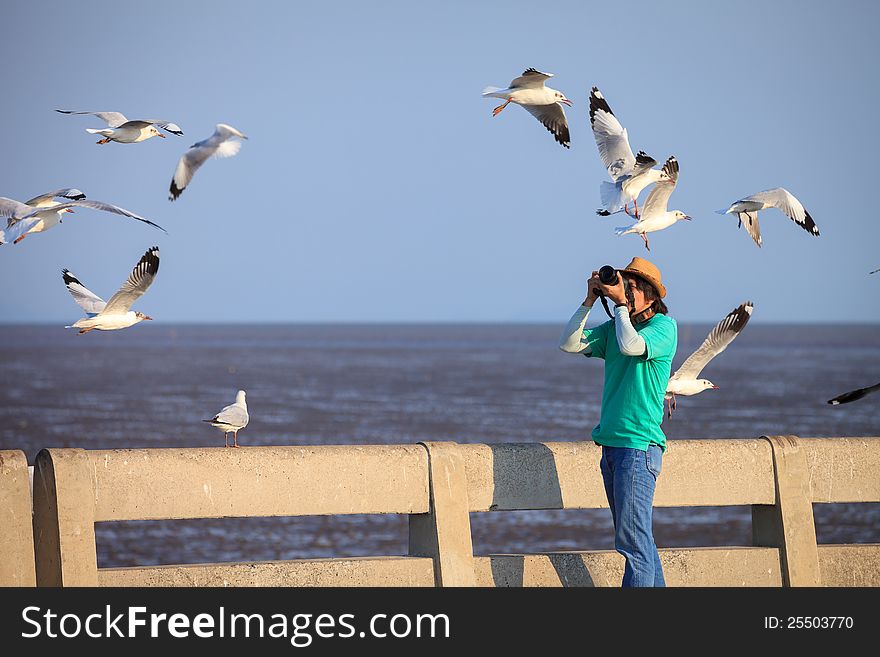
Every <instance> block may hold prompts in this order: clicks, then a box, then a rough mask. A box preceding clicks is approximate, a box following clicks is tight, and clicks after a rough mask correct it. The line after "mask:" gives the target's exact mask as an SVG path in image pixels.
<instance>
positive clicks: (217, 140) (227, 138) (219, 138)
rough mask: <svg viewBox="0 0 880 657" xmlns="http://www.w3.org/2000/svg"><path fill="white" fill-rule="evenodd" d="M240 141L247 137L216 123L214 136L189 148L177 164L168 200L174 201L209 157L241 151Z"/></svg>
mask: <svg viewBox="0 0 880 657" xmlns="http://www.w3.org/2000/svg"><path fill="white" fill-rule="evenodd" d="M241 139H247V136H246V135H244V134H242V133H241V132H240V131H239V130H236V129H235V128H233V127H232V126H231V125H228V124H226V123H218V124H217V126H216V128H215V130H214V134H213V135H211V136H210V137H208V138H207V139H204V140H202V141H200V142H197V143H195V144H193V145H192V146H190V148H189V150H188V151H187V152H186V153H184V154H183V156H182V157H181V158H180V161H179V162H178V163H177V169H175V171H174V177H173V178H172V179H171V187H170V188H169V189H168V200H169V201H176V200H177V197H178V196H180V195H181V194H183V190H184V189H186V186H187V185H189V183H190V181H191V180H192V178H193V176H194V175H195V173H196V171H198V170H199V167H200V166H202V165H203V164H204V163H205V161H206V160H207V159H208V158H210V157H232V156H233V155H235V154H237V153H238V151H239V150H241V141H240V140H241Z"/></svg>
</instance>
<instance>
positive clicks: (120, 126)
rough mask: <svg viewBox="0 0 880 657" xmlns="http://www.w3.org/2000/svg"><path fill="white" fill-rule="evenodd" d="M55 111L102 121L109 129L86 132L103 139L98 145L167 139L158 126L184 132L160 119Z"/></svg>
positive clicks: (173, 131)
mask: <svg viewBox="0 0 880 657" xmlns="http://www.w3.org/2000/svg"><path fill="white" fill-rule="evenodd" d="M55 111H56V112H60V113H61V114H91V115H93V116H97V117H98V118H99V119H101V120H102V121H103V122H104V123H106V124H107V126H108V127H106V128H100V129H95V128H86V132H88V133H90V134H93V135H101V136H102V137H103V139H101V140H99V141H97V142H96V143H98V144H106V143H109V142H111V141H115V142H119V143H120V144H136V143H137V142H139V141H144V140H146V139H149V138H150V137H162V139H165V135H163V134H162V133H161V132H159V131H158V130H157V129H156V126H159V127H160V128H162V129H163V130H165V131H166V132H170V133H172V134H175V135H178V136H180V135H182V134H183V130H181V129H180V126H178V125H177V124H176V123H171V122H169V121H161V120H159V119H144V120H138V121H129V120H128V119H127V118H125V115H124V114H120V113H119V112H74V111H72V110H60V109H57V110H55Z"/></svg>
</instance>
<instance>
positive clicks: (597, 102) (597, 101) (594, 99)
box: [590, 87, 614, 125]
mask: <svg viewBox="0 0 880 657" xmlns="http://www.w3.org/2000/svg"><path fill="white" fill-rule="evenodd" d="M599 110H602V111H603V112H608V113H609V114H610V115H611V116H614V112H612V111H611V107H609V106H608V101H606V100H605V97H604V96H602V92H601V91H599V89H598V87H593V90H592V91H591V92H590V125H592V124H593V123H594V122H595V120H596V112H598V111H599Z"/></svg>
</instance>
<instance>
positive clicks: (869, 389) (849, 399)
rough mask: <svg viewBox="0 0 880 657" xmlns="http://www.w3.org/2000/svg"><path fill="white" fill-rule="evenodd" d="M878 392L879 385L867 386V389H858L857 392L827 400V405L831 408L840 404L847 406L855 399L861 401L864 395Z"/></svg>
mask: <svg viewBox="0 0 880 657" xmlns="http://www.w3.org/2000/svg"><path fill="white" fill-rule="evenodd" d="M878 390H880V383H878V384H876V385H873V386H868V387H867V388H859V389H858V390H850V391H849V392H845V393H843V394H842V395H838V396H837V397H835V398H834V399H829V400H828V403H829V404H831V405H833V406H839V405H840V404H848V403H849V402H853V401H855V400H857V399H861V398H862V397H864V396H865V395H868V394H870V393H872V392H876V391H878Z"/></svg>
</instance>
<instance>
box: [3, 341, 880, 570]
mask: <svg viewBox="0 0 880 657" xmlns="http://www.w3.org/2000/svg"><path fill="white" fill-rule="evenodd" d="M147 324H149V323H147ZM710 328H711V327H710V326H708V325H706V326H703V325H681V326H680V327H679V350H678V355H677V357H676V360H675V366H676V367H677V366H678V365H679V364H680V363H681V362H682V361H683V360H684V358H685V357H686V356H687V355H688V354H689V353H690V352H691V351H692V350H693V349H694V348H696V347H697V346H698V345H699V343H700V342H701V341H702V340H703V339H704V338H705V336H706V334H707V332H708V330H709V329H710ZM560 330H561V326H555V325H554V326H549V325H548V326H522V325H517V326H508V325H493V326H490V325H468V326H457V325H443V326H402V325H394V326H377V325H371V326H339V325H334V326H178V327H168V326H161V325H159V326H152V325H140V326H136V327H133V328H132V329H129V330H126V331H120V332H118V333H90V334H87V335H84V336H78V335H76V334H75V333H73V332H66V331H64V330H63V329H60V328H56V327H45V326H40V327H28V326H2V327H0V373H2V382H3V385H2V386H0V449H13V448H14V449H22V450H24V451H25V452H26V453H27V455H28V459H29V461H30V462H33V458H34V456H35V455H36V453H37V452H38V451H39V450H40V449H41V448H43V447H85V448H91V449H111V448H112V449H115V448H131V447H170V446H175V447H179V446H184V447H195V446H208V445H222V444H223V435H222V433H220V432H219V431H217V430H215V429H213V428H211V427H210V426H208V425H206V424H204V423H202V422H201V420H202V419H203V418H207V417H211V416H212V415H213V414H214V413H216V412H217V411H218V410H219V409H220V408H221V407H222V406H224V405H226V404H228V403H231V402H232V401H233V400H234V397H235V391H236V390H237V389H239V388H243V389H245V390H247V393H248V408H249V411H250V415H251V422H250V425H249V426H248V427H247V428H246V429H245V430H243V431H242V432H241V434H240V435H239V442H240V443H241V444H243V445H290V444H312V445H322V444H374V443H412V442H418V441H421V440H455V441H458V442H502V441H503V442H535V441H547V440H553V441H569V440H584V439H586V438H587V437H588V436H589V431H590V429H591V428H592V427H593V425H595V424H596V422H597V420H598V413H599V402H600V399H601V388H602V363H601V362H593V361H590V360H588V359H585V358H583V357H580V356H573V355H570V354H563V353H562V352H560V351H559V350H558V349H557V348H556V342H557V339H558V337H559V332H560ZM704 375H705V376H706V377H708V378H709V379H711V380H712V381H713V382H714V383H715V384H716V385H718V386H719V387H720V389H719V390H715V391H711V390H710V391H706V392H704V393H702V394H700V395H698V396H695V397H690V398H683V399H680V402H679V405H678V410H677V412H676V414H675V416H674V417H673V418H672V419H671V420H667V421H666V422H665V423H664V425H663V429H664V431H665V432H666V435H667V436H668V437H669V439H670V440H675V439H682V438H752V437H757V436H760V435H762V434H795V435H800V436H804V437H814V436H815V437H822V436H876V435H880V420H878V410H880V394H875V395H873V396H869V397H866V398H864V399H862V400H860V401H858V402H854V403H852V404H848V405H844V406H839V407H832V406H829V405H828V404H826V403H825V402H826V400H828V399H830V398H831V397H833V396H835V395H837V394H840V393H842V392H845V391H847V390H851V389H854V388H859V387H864V386H867V385H871V384H874V383H877V382H878V381H880V327H878V326H873V325H868V326H769V325H761V324H754V325H750V326H748V327H747V328H746V330H745V331H744V332H743V334H742V335H741V336H740V337H739V338H738V339H737V340H736V341H735V342H734V343H733V345H731V347H730V348H729V349H728V350H727V351H726V352H724V353H723V354H722V355H721V356H719V357H718V358H717V359H715V360H714V361H713V362H712V363H710V365H709V366H708V367H707V368H706V370H705V371H704ZM878 476H880V473H878ZM471 522H472V525H473V532H474V549H475V552H477V553H480V554H485V553H490V552H505V551H526V552H528V551H545V550H553V549H612V548H613V541H612V536H611V520H610V514H609V512H608V511H607V510H604V509H597V510H586V511H522V512H506V513H495V514H474V515H473V516H472V518H471ZM750 523H751V515H750V510H749V508H748V507H732V508H697V509H695V508H688V509H657V510H656V511H655V536H656V538H657V543H658V544H659V545H660V546H661V547H662V546H689V545H747V544H749V543H750V540H751V529H750V527H751V524H750ZM816 524H817V531H818V533H819V540H820V542H823V543H837V542H880V504H861V505H841V504H833V505H817V507H816ZM97 538H98V552H99V554H98V561H99V565H101V566H117V565H135V564H158V563H191V562H201V561H240V560H265V559H290V558H297V557H327V556H360V555H371V554H405V553H406V549H407V546H406V543H407V522H406V518H405V517H399V516H348V517H343V516H338V517H317V518H249V519H219V520H214V519H212V520H190V521H160V522H129V523H102V524H99V525H98V527H97Z"/></svg>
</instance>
